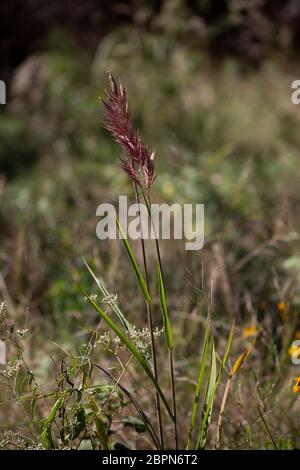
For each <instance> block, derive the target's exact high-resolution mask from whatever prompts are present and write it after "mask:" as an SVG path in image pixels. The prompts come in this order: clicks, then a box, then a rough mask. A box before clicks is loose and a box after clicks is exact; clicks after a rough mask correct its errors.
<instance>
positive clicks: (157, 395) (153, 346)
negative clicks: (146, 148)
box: [133, 182, 164, 449]
mask: <svg viewBox="0 0 300 470" xmlns="http://www.w3.org/2000/svg"><path fill="white" fill-rule="evenodd" d="M133 187H134V192H135V199H136V203H137V204H138V206H139V207H140V198H139V193H138V188H137V185H136V183H135V182H134V183H133ZM139 219H140V227H141V246H142V254H143V263H144V270H145V280H146V285H147V290H148V292H149V275H148V265H147V257H146V249H145V242H144V238H143V232H142V230H143V227H142V218H141V212H140V211H139ZM146 307H147V317H148V326H149V331H150V337H151V356H152V362H153V373H154V377H155V379H156V381H157V382H158V372H157V359H156V349H155V340H154V332H153V317H152V308H151V303H150V302H149V301H146ZM155 401H156V413H157V421H158V430H159V439H160V443H161V448H162V449H163V448H164V437H163V427H162V417H161V409H160V398H159V394H158V393H157V392H156V395H155Z"/></svg>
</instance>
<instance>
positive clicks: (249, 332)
mask: <svg viewBox="0 0 300 470" xmlns="http://www.w3.org/2000/svg"><path fill="white" fill-rule="evenodd" d="M256 333H257V326H256V325H250V326H246V327H245V328H244V329H243V337H244V338H249V337H250V336H255V335H256Z"/></svg>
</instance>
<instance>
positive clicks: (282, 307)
mask: <svg viewBox="0 0 300 470" xmlns="http://www.w3.org/2000/svg"><path fill="white" fill-rule="evenodd" d="M277 308H278V310H279V312H284V311H285V309H286V304H285V302H278V304H277Z"/></svg>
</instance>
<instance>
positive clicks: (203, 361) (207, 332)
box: [187, 320, 211, 449]
mask: <svg viewBox="0 0 300 470" xmlns="http://www.w3.org/2000/svg"><path fill="white" fill-rule="evenodd" d="M210 334H211V330H210V323H209V320H208V321H207V324H206V328H205V337H204V343H203V349H202V355H201V360H200V369H199V375H198V380H197V386H196V391H195V398H194V405H193V411H192V418H191V424H190V429H189V436H188V443H187V449H190V446H191V441H192V434H193V431H194V429H195V424H196V419H197V415H198V410H199V401H200V394H201V390H202V385H203V379H204V374H205V368H206V357H207V351H208V343H209V336H210Z"/></svg>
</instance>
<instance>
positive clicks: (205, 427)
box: [196, 321, 235, 449]
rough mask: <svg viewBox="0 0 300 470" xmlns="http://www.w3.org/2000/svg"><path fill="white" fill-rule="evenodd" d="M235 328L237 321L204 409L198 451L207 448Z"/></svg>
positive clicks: (232, 328) (233, 324)
mask: <svg viewBox="0 0 300 470" xmlns="http://www.w3.org/2000/svg"><path fill="white" fill-rule="evenodd" d="M234 326H235V321H233V323H232V327H231V330H230V334H229V338H228V341H227V345H226V349H225V353H224V356H223V360H222V362H221V364H220V368H219V371H218V374H217V376H216V380H215V384H214V386H213V389H212V392H211V394H210V396H209V399H208V401H207V403H206V406H205V405H204V409H203V411H204V415H203V418H202V420H201V425H200V431H199V434H198V439H197V444H196V449H204V448H205V444H206V440H207V434H208V431H209V425H210V419H211V414H212V409H213V403H214V397H215V394H216V391H217V388H218V386H219V383H220V379H221V374H222V371H223V369H224V367H225V363H226V360H227V357H228V354H229V350H230V347H231V344H232V339H233V333H234ZM213 349H214V348H213Z"/></svg>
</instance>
